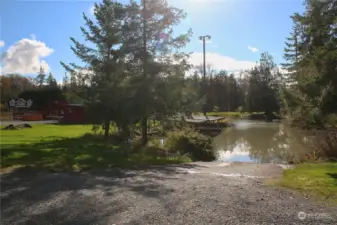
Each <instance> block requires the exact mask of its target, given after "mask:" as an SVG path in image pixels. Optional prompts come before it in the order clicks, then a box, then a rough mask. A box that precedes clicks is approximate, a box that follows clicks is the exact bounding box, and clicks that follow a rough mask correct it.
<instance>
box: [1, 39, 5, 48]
mask: <svg viewBox="0 0 337 225" xmlns="http://www.w3.org/2000/svg"><path fill="white" fill-rule="evenodd" d="M3 46H5V42H4V41H2V40H0V48H1V47H3Z"/></svg>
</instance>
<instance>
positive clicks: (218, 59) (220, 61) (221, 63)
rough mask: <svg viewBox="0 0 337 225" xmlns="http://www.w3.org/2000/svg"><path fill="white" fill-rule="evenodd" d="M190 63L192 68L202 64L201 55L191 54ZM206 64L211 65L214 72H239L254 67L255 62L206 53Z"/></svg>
mask: <svg viewBox="0 0 337 225" xmlns="http://www.w3.org/2000/svg"><path fill="white" fill-rule="evenodd" d="M190 63H191V64H193V65H194V66H198V65H200V64H202V63H203V54H202V53H198V52H195V53H192V55H191V57H190ZM206 63H207V64H208V63H210V64H212V66H213V68H214V69H216V70H227V71H241V70H246V69H251V68H252V67H254V66H255V64H256V63H255V62H252V61H244V60H237V59H234V58H232V57H229V56H224V55H220V54H219V53H216V52H210V53H206Z"/></svg>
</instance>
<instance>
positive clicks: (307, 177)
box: [277, 162, 337, 204]
mask: <svg viewBox="0 0 337 225" xmlns="http://www.w3.org/2000/svg"><path fill="white" fill-rule="evenodd" d="M277 184H278V185H280V186H283V187H287V188H291V189H295V190H299V191H301V192H303V193H305V194H308V195H311V196H314V197H318V198H320V199H324V200H327V201H329V202H330V201H331V202H332V203H334V204H337V163H335V162H331V163H303V164H298V165H297V166H296V168H295V169H289V170H286V171H285V172H284V175H283V177H282V179H281V180H279V181H277Z"/></svg>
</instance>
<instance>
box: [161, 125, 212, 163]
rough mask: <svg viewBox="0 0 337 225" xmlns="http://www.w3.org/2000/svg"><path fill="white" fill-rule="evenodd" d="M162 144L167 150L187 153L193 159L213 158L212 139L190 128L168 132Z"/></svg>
mask: <svg viewBox="0 0 337 225" xmlns="http://www.w3.org/2000/svg"><path fill="white" fill-rule="evenodd" d="M164 145H165V148H167V149H168V151H169V152H178V153H179V154H181V155H185V154H187V155H188V156H189V157H190V158H191V159H192V160H193V161H213V160H215V153H214V151H213V150H212V139H211V138H210V137H208V136H205V135H202V134H200V133H199V132H197V131H195V130H193V129H191V128H184V129H181V130H174V131H170V132H168V133H167V139H166V140H165V144H164Z"/></svg>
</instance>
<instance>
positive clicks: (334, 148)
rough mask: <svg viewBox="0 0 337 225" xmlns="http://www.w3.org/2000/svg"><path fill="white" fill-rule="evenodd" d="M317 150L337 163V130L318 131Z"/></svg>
mask: <svg viewBox="0 0 337 225" xmlns="http://www.w3.org/2000/svg"><path fill="white" fill-rule="evenodd" d="M315 133H316V143H315V145H316V146H315V147H316V149H317V150H318V151H319V152H320V153H321V154H322V156H323V157H324V158H326V159H328V160H332V161H337V130H324V131H316V132H315Z"/></svg>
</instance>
